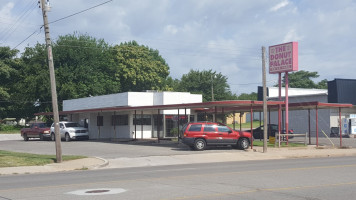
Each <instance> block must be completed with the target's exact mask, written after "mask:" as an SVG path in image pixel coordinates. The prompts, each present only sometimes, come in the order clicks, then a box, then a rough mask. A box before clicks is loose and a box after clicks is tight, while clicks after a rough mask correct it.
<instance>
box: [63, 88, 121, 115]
mask: <svg viewBox="0 0 356 200" xmlns="http://www.w3.org/2000/svg"><path fill="white" fill-rule="evenodd" d="M127 105H128V93H127V92H126V93H118V94H110V95H103V96H95V97H86V98H80V99H71V100H64V101H63V111H71V110H85V109H96V108H108V107H115V106H127Z"/></svg>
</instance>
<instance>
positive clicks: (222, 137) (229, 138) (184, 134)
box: [180, 122, 251, 151]
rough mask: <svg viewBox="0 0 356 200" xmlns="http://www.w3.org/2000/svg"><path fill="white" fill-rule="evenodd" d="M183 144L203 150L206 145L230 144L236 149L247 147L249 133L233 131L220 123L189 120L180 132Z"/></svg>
mask: <svg viewBox="0 0 356 200" xmlns="http://www.w3.org/2000/svg"><path fill="white" fill-rule="evenodd" d="M180 137H181V139H182V142H183V144H186V145H188V146H189V147H190V148H191V149H194V150H198V151H201V150H204V149H205V148H206V146H214V145H215V146H219V145H232V146H233V147H235V148H238V149H241V150H243V149H247V148H248V147H249V145H250V139H249V138H251V133H249V132H243V131H241V132H240V131H235V130H233V129H231V128H230V127H228V126H226V125H225V124H222V123H216V122H191V123H188V124H186V125H184V127H183V128H182V131H181V133H180Z"/></svg>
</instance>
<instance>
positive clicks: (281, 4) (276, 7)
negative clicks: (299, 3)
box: [269, 0, 289, 12]
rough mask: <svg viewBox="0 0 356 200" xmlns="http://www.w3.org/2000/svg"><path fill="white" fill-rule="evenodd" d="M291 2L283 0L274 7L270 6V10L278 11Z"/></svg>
mask: <svg viewBox="0 0 356 200" xmlns="http://www.w3.org/2000/svg"><path fill="white" fill-rule="evenodd" d="M288 4H289V2H288V0H283V1H282V2H280V3H278V4H277V5H275V6H273V7H272V8H270V9H269V10H270V11H272V12H276V11H278V10H279V9H281V8H283V7H286V6H287V5H288Z"/></svg>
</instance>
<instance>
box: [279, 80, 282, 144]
mask: <svg viewBox="0 0 356 200" xmlns="http://www.w3.org/2000/svg"><path fill="white" fill-rule="evenodd" d="M278 86H279V88H278V100H279V101H282V73H278ZM281 125H282V104H279V106H278V148H280V147H281Z"/></svg>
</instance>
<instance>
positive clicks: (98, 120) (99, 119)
mask: <svg viewBox="0 0 356 200" xmlns="http://www.w3.org/2000/svg"><path fill="white" fill-rule="evenodd" d="M96 125H97V126H103V125H104V116H97V117H96Z"/></svg>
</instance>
